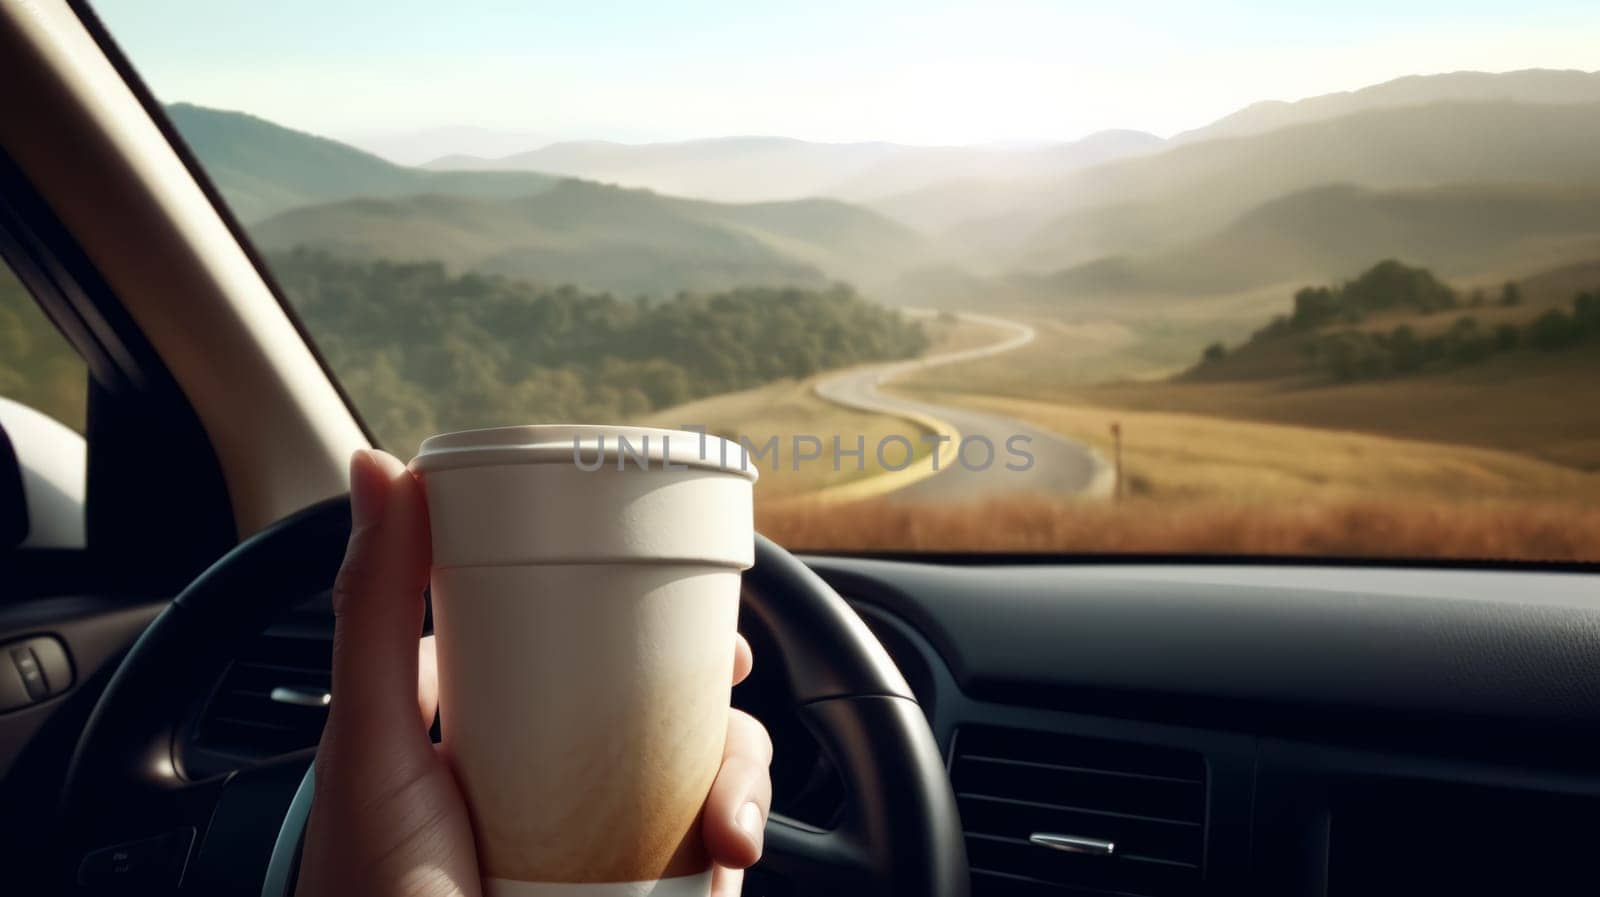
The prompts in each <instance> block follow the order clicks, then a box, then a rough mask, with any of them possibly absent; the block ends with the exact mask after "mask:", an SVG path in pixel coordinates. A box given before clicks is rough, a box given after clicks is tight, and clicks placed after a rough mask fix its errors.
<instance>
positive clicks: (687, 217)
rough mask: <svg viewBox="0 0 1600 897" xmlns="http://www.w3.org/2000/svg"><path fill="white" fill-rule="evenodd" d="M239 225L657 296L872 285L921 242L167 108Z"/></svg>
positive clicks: (287, 239)
mask: <svg viewBox="0 0 1600 897" xmlns="http://www.w3.org/2000/svg"><path fill="white" fill-rule="evenodd" d="M168 113H169V114H170V115H171V116H172V119H173V121H174V123H175V124H176V125H177V127H178V130H179V132H180V133H181V134H182V135H183V138H184V140H185V141H186V142H187V143H188V144H189V145H190V147H191V148H192V149H193V150H194V152H195V153H196V155H198V156H199V158H200V160H201V162H202V164H203V165H204V167H205V169H206V171H207V172H208V173H209V174H210V175H211V177H212V178H213V180H214V181H216V183H217V184H218V186H219V188H220V189H221V190H222V192H223V195H224V197H225V198H226V200H227V201H228V203H229V204H230V206H232V207H233V209H234V211H235V212H236V213H237V214H238V215H239V216H240V218H241V219H243V220H244V222H245V223H246V226H247V227H248V229H249V231H250V233H251V236H252V237H253V238H254V239H255V240H256V241H257V242H258V243H259V244H261V245H262V246H263V247H264V248H267V249H287V248H291V247H293V246H302V245H303V246H308V247H311V248H317V249H324V250H327V251H330V252H334V253H336V254H342V255H347V256H353V257H358V258H388V259H394V260H423V259H436V260H439V261H443V262H446V263H448V264H450V265H451V266H453V267H455V268H457V269H459V270H476V271H481V272H485V273H496V274H504V275H507V276H513V277H518V278H524V279H530V280H534V281H537V282H540V283H546V284H559V283H573V284H577V285H580V286H585V287H589V288H593V289H606V290H614V291H617V292H620V293H625V294H633V293H650V294H657V295H661V294H669V293H673V292H676V291H678V290H686V289H687V290H709V289H723V288H728V287H733V286H742V285H751V284H765V285H775V284H790V285H798V286H817V285H820V284H823V283H826V282H828V281H831V280H841V279H843V280H849V281H852V282H854V283H857V284H860V285H868V286H870V285H871V284H873V283H874V282H878V281H881V280H886V279H888V278H890V277H892V276H894V275H896V274H898V273H899V272H900V271H901V270H903V269H904V267H906V266H908V265H913V264H917V263H920V262H921V261H922V259H923V256H924V253H925V247H924V245H923V242H924V241H923V240H922V238H921V237H920V236H918V235H917V234H916V233H914V232H912V231H911V230H909V229H907V228H906V227H904V226H902V225H899V224H896V223H894V222H893V221H890V220H888V219H887V218H885V217H883V216H881V215H879V214H877V213H875V212H871V211H868V210H866V209H863V208H859V207H856V206H851V205H849V204H846V203H843V202H840V201H837V200H830V199H805V200H794V201H788V202H768V203H754V204H748V205H730V204H723V203H715V202H706V201H701V200H689V199H678V198H675V197H670V196H662V195H658V194H655V193H652V192H649V191H646V190H626V189H621V188H617V187H611V186H606V185H602V184H596V183H590V182H585V181H578V180H572V179H566V178H561V177H557V176H554V175H550V174H544V173H538V172H524V171H428V170H424V169H419V168H407V167H405V166H401V165H395V164H392V163H390V162H387V161H384V160H383V159H380V158H378V157H376V156H373V155H371V154H369V153H365V152H362V151H360V150H357V149H354V148H352V147H349V146H346V145H344V144H342V143H339V142H337V141H333V140H328V139H325V138H322V137H316V136H314V135H311V134H305V133H301V132H299V131H294V130H291V129H288V128H283V127H280V126H278V125H276V124H273V123H271V122H268V121H265V120H263V119H260V118H256V117H254V116H250V115H245V114H242V113H237V112H222V111H218V110H213V109H206V108H202V107H199V106H192V105H188V104H177V105H174V106H171V107H168Z"/></svg>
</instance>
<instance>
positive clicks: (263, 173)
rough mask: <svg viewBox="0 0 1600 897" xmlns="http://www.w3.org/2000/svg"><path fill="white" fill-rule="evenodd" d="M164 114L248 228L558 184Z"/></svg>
mask: <svg viewBox="0 0 1600 897" xmlns="http://www.w3.org/2000/svg"><path fill="white" fill-rule="evenodd" d="M166 111H167V116H168V118H170V119H171V120H172V123H173V124H174V125H175V126H176V127H177V129H178V133H179V134H180V135H182V137H183V140H184V142H185V143H187V144H188V145H189V148H190V149H191V150H193V151H194V153H195V155H196V156H198V157H199V158H200V161H201V162H202V163H203V164H204V166H205V169H206V173H207V174H209V175H210V176H211V179H212V181H213V182H214V183H215V184H216V185H217V188H218V189H219V190H221V191H222V195H223V198H224V199H226V200H227V202H228V206H229V207H230V208H232V209H233V212H234V214H235V215H237V216H239V218H240V220H242V221H243V222H245V223H246V224H249V223H251V222H255V221H260V220H262V219H265V218H268V217H270V216H272V215H275V214H277V213H279V212H282V211H284V210H286V209H292V208H295V207H297V206H306V205H313V204H316V203H325V202H334V201H337V200H342V199H353V198H355V197H377V198H382V197H396V196H407V195H414V194H419V193H441V194H453V195H458V196H480V197H505V196H517V195H529V194H533V193H539V192H541V191H544V190H548V189H550V188H551V187H552V186H554V184H555V183H556V181H557V180H558V179H557V178H554V177H551V176H549V175H545V174H538V173H535V172H480V173H463V172H437V171H424V170H422V169H418V168H407V167H405V166H403V165H396V164H394V163H392V162H388V161H385V160H384V159H380V158H378V157H377V156H374V155H372V154H371V153H366V152H362V151H361V150H358V149H356V148H354V147H351V146H347V145H345V144H343V143H339V142H337V141H334V140H328V139H327V138H324V137H317V136H315V135H313V134H307V133H304V132H302V131H295V130H293V129H290V128H285V127H283V126H281V125H276V124H273V123H272V122H269V121H267V120H265V119H261V118H257V117H255V116H253V115H247V114H245V113H243V112H227V111H223V110H220V109H207V108H205V107H203V106H195V105H191V104H189V103H174V104H172V105H169V106H167V107H166Z"/></svg>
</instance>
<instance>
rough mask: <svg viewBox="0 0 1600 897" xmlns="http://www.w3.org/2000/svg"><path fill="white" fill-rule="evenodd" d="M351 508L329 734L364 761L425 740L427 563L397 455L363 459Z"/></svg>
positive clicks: (416, 489)
mask: <svg viewBox="0 0 1600 897" xmlns="http://www.w3.org/2000/svg"><path fill="white" fill-rule="evenodd" d="M350 505H351V517H352V525H351V532H350V544H349V547H348V548H347V549H346V551H345V559H344V565H343V566H342V567H341V568H340V570H339V577H338V579H337V581H336V582H335V584H334V589H333V608H334V614H335V617H336V622H335V628H334V639H333V687H334V699H333V704H332V706H331V707H330V712H329V726H330V727H332V728H337V729H338V730H339V731H340V733H341V735H340V739H341V741H342V742H344V743H345V744H346V745H347V746H349V747H351V748H352V749H354V750H357V751H360V750H361V749H362V746H361V744H360V742H362V741H364V740H365V739H367V738H376V739H389V738H393V737H394V736H395V735H396V734H397V733H405V732H417V733H420V734H422V737H423V738H424V740H425V739H426V729H425V728H424V729H419V728H418V727H417V724H416V720H417V708H418V705H419V704H420V703H421V702H422V695H421V694H420V691H421V689H420V686H419V680H418V665H419V662H420V661H419V652H418V648H417V638H418V636H419V635H420V634H421V630H422V613H423V604H422V590H423V588H424V587H425V586H426V585H427V582H428V563H429V539H428V519H427V508H426V506H425V505H424V502H423V497H422V490H421V487H420V486H419V485H418V484H417V481H416V480H415V479H413V478H412V476H411V474H410V472H409V471H407V470H406V469H405V466H404V465H402V464H401V463H400V462H399V460H397V459H396V458H394V457H393V456H392V455H387V454H384V453H383V452H378V451H367V450H362V451H358V452H356V453H355V454H354V455H353V456H352V457H351V459H350ZM352 741H353V742H355V743H352Z"/></svg>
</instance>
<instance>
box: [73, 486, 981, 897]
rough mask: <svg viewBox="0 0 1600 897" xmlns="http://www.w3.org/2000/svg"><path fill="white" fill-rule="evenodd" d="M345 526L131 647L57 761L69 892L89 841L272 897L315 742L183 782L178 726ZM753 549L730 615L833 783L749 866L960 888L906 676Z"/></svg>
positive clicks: (330, 553)
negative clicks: (831, 797)
mask: <svg viewBox="0 0 1600 897" xmlns="http://www.w3.org/2000/svg"><path fill="white" fill-rule="evenodd" d="M349 532H350V508H349V502H348V499H347V498H343V497H341V498H337V499H330V500H328V501H325V502H322V503H320V504H318V505H314V506H312V507H311V508H308V509H306V510H304V511H301V512H300V513H298V514H295V515H293V516H291V517H288V518H286V519H284V520H282V521H280V522H278V523H277V524H275V525H273V526H271V527H269V528H268V529H266V530H264V531H262V532H260V533H258V534H257V535H255V536H253V537H251V538H250V539H248V540H246V541H244V542H243V543H241V544H240V545H239V546H237V547H236V548H234V549H233V550H232V551H230V552H228V553H227V554H226V555H224V556H223V557H222V558H221V559H220V560H218V561H217V562H216V563H215V564H213V565H212V566H211V567H210V568H209V569H208V570H206V571H205V572H204V573H202V574H201V575H200V576H199V578H197V579H196V580H195V581H194V582H193V583H191V584H190V585H189V586H188V587H187V588H186V589H184V590H183V592H182V594H180V595H179V596H178V597H177V598H176V599H174V600H173V601H172V603H171V604H170V605H169V606H168V607H167V608H166V609H165V610H164V611H163V612H162V613H161V614H160V615H159V616H158V617H156V619H155V620H154V621H153V622H152V623H151V624H150V626H149V628H147V629H146V630H145V632H144V634H143V635H142V636H140V638H139V639H138V640H137V641H136V642H135V643H134V644H133V647H132V648H130V649H129V651H128V653H127V655H126V656H125V657H124V658H123V660H122V664H121V666H120V667H119V668H118V669H117V671H116V673H115V674H114V675H113V676H112V678H111V680H110V681H109V682H108V683H107V685H106V688H105V690H104V692H103V693H102V694H101V696H100V700H99V703H98V704H97V705H96V707H95V709H94V712H93V713H92V714H91V715H90V717H89V720H88V723H87V724H86V726H85V727H84V730H83V733H82V736H81V738H80V740H79V743H78V747H77V750H76V751H75V752H74V753H73V756H72V759H71V762H70V764H69V766H68V771H67V779H66V785H65V788H64V791H63V797H62V804H61V807H60V813H59V815H58V823H59V824H60V826H61V835H62V837H61V838H59V839H58V841H57V843H59V844H61V845H63V849H64V851H65V854H66V855H65V856H63V857H61V860H62V861H63V863H64V865H65V868H67V869H68V870H70V872H69V874H70V875H71V877H72V879H73V883H72V884H69V886H68V891H69V892H72V889H73V888H75V887H78V886H79V885H78V882H79V881H81V879H80V876H82V875H88V876H89V877H91V878H96V879H99V878H103V877H104V875H105V874H107V873H106V872H105V869H104V868H103V865H104V863H105V862H106V861H107V860H106V854H105V852H104V851H103V850H102V851H100V852H99V853H94V854H93V856H91V854H92V853H93V852H95V851H97V849H103V848H106V847H107V846H109V845H121V846H120V848H119V849H118V851H114V852H113V853H112V854H111V855H110V860H111V862H113V863H115V862H117V861H118V859H119V858H120V860H121V862H122V863H123V864H124V865H126V866H130V867H133V868H132V870H131V874H127V873H128V870H123V872H117V873H116V874H118V875H124V876H125V877H124V878H122V879H117V881H121V882H134V883H135V887H134V888H132V889H131V890H132V892H134V893H172V892H176V891H179V890H180V889H181V891H182V892H195V893H205V894H225V893H226V894H251V895H255V894H264V895H267V897H286V895H287V894H288V893H289V891H290V890H291V888H292V881H293V870H294V866H295V863H296V862H297V856H298V851H299V845H300V841H301V837H302V835H303V832H304V829H305V823H306V817H307V814H308V813H309V810H310V794H311V789H310V782H309V776H310V770H309V765H310V761H311V757H312V754H313V753H314V752H313V751H310V750H307V751H301V752H299V753H298V754H295V755H290V756H288V757H286V758H281V759H279V760H277V761H273V762H270V763H267V764H263V765H260V766H255V767H250V768H246V769H243V770H240V771H238V772H234V773H230V774H228V775H226V776H221V777H214V778H211V779H204V780H198V781H196V780H191V779H190V778H189V777H188V776H186V775H185V774H184V771H183V769H182V768H181V763H182V760H181V755H180V752H179V751H178V750H177V739H178V732H179V731H180V728H181V725H182V722H183V720H184V718H185V715H186V714H189V713H191V712H192V710H193V708H194V707H196V706H198V705H200V704H201V703H203V699H204V698H205V696H206V694H207V693H208V691H209V690H210V689H211V688H212V687H213V686H214V685H215V683H217V682H218V680H219V679H220V678H221V676H222V674H223V672H224V671H225V669H226V668H227V665H228V664H229V663H230V662H231V661H232V660H233V659H234V658H235V657H237V656H238V655H239V653H240V652H241V650H242V649H244V648H245V646H246V645H247V644H248V643H249V642H250V640H251V639H253V638H255V637H257V636H258V635H259V634H260V633H261V632H262V631H263V630H264V629H266V627H267V626H268V624H269V623H271V622H272V621H273V620H274V619H275V618H277V617H278V616H279V615H280V614H282V613H283V612H284V611H286V610H287V609H289V608H290V607H291V606H293V605H294V604H296V603H298V602H300V601H303V600H305V599H307V598H309V597H311V596H314V595H317V594H319V593H322V592H325V591H326V590H327V589H329V588H330V587H331V585H332V583H333V579H334V575H335V573H336V572H337V570H338V568H339V564H340V561H341V559H342V558H343V555H344V547H345V542H346V540H347V538H348V535H349ZM755 557H756V563H755V566H754V567H753V568H752V569H751V570H749V571H747V572H746V573H745V576H744V591H743V604H742V610H743V612H744V615H746V618H747V619H748V617H754V618H756V619H757V620H759V623H760V625H762V626H764V627H765V629H766V631H767V632H768V634H769V635H770V637H771V641H772V642H773V643H775V644H776V645H777V648H778V652H777V653H778V654H779V655H781V656H780V657H761V658H758V662H759V663H776V664H780V665H781V666H782V668H783V670H784V677H785V679H786V681H787V684H788V694H789V698H790V700H791V701H792V703H793V706H794V709H795V711H796V713H797V714H798V716H799V717H800V719H801V720H802V721H803V722H804V724H805V726H806V728H807V729H809V730H810V732H811V733H812V735H813V736H814V737H815V739H816V740H817V742H818V744H819V745H820V746H821V749H822V751H823V752H824V753H825V754H826V756H827V757H828V758H829V759H830V760H831V761H832V763H833V765H834V767H835V768H836V769H837V770H838V773H839V777H840V779H841V780H842V782H843V785H844V794H845V799H844V807H843V810H842V812H841V813H840V814H839V815H838V817H837V820H838V821H837V824H835V825H833V826H831V827H830V828H828V829H819V828H815V827H811V826H808V825H805V824H803V823H800V822H797V821H794V820H791V819H787V818H785V817H783V816H781V815H779V814H777V813H774V814H772V816H771V817H770V819H769V820H768V822H767V830H766V842H765V855H764V856H763V858H762V860H761V864H760V868H764V869H766V870H769V871H770V872H772V873H775V874H777V875H779V876H781V877H783V878H786V879H787V880H789V881H791V882H793V883H794V885H795V892H796V893H804V894H831V893H844V894H868V893H870V894H894V895H918V897H963V895H965V894H966V893H967V878H968V874H967V867H966V853H965V850H964V847H963V840H962V835H961V827H960V823H959V819H958V816H957V813H956V804H955V797H954V795H953V794H952V793H951V789H950V782H949V778H948V777H947V776H946V774H945V770H944V764H943V762H942V760H941V757H940V755H939V750H938V747H937V745H936V744H935V742H934V739H933V734H932V732H931V731H930V729H929V728H928V724H927V721H926V719H925V718H924V716H923V714H922V711H921V708H919V707H918V705H917V703H916V699H915V698H914V697H913V695H912V693H911V690H910V688H909V687H908V686H907V684H906V681H905V679H904V678H903V677H902V676H901V675H900V671H899V670H898V669H897V668H896V667H895V665H894V663H893V661H892V660H890V658H889V656H888V654H887V653H886V652H885V651H884V649H883V646H882V645H881V644H880V643H879V642H878V640H877V639H876V638H875V637H874V636H873V635H872V633H871V631H870V630H868V629H867V627H866V625H865V624H864V623H862V621H861V619H860V617H858V616H857V615H856V614H855V612H854V611H852V610H851V609H850V607H849V606H848V605H847V604H846V603H845V602H844V600H843V599H842V598H840V597H839V595H838V594H837V593H836V592H834V590H833V589H832V588H831V587H830V586H828V584H827V583H825V582H824V581H823V580H822V579H821V578H820V577H818V576H817V575H816V574H815V573H813V572H812V571H811V570H810V569H809V568H808V567H806V566H805V565H804V564H802V563H800V561H798V560H797V559H795V557H794V556H793V555H791V554H789V553H788V552H786V551H784V550H783V549H782V548H780V547H778V546H777V545H775V544H774V543H772V542H771V541H769V540H767V539H765V538H762V537H761V536H757V537H756V551H755ZM781 749H782V748H781V745H780V750H781ZM191 845H192V846H191ZM86 857H87V859H86ZM91 863H92V864H94V865H93V868H90V865H89V864H91ZM111 892H112V893H117V891H116V890H114V889H111Z"/></svg>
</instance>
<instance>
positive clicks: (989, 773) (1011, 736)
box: [950, 726, 1206, 897]
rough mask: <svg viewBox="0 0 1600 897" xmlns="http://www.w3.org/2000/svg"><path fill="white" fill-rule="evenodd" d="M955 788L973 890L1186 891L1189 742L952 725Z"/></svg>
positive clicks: (1195, 862) (1192, 799) (1197, 778)
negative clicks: (1055, 837) (1066, 841)
mask: <svg viewBox="0 0 1600 897" xmlns="http://www.w3.org/2000/svg"><path fill="white" fill-rule="evenodd" d="M950 777H951V781H952V783H953V784H954V786H955V790H956V800H957V802H958V804H959V806H960V810H961V819H962V824H963V826H964V827H965V828H966V833H967V855H968V857H969V859H970V861H971V866H972V869H973V880H972V884H973V893H974V895H975V897H999V895H1024V894H1052V895H1073V894H1082V895H1102V897H1104V895H1130V897H1182V895H1187V894H1193V893H1197V892H1198V891H1199V888H1200V884H1201V879H1202V875H1203V871H1204V870H1203V865H1204V848H1205V818H1206V767H1205V761H1204V758H1202V757H1201V756H1200V755H1199V754H1195V753H1193V752H1189V751H1182V750H1175V749H1169V748H1162V747H1155V746H1150V745H1142V744H1133V743H1124V742H1118V741H1109V740H1103V739H1094V738H1080V737H1075V736H1068V735H1060V734H1055V733H1044V732H1028V731H1022V730H1013V729H1002V728H995V727H989V726H969V727H965V728H962V729H961V730H960V731H959V732H958V733H957V734H956V741H955V749H954V751H953V753H952V755H951V762H950ZM1035 833H1056V834H1063V835H1071V836H1077V837H1085V838H1094V839H1099V840H1104V841H1111V842H1114V843H1115V845H1116V848H1115V851H1114V853H1113V854H1112V855H1111V856H1095V855H1087V854H1077V853H1068V852H1063V851H1059V850H1051V849H1049V848H1047V847H1041V846H1039V845H1037V844H1032V843H1029V840H1028V839H1029V836H1030V835H1032V834H1035Z"/></svg>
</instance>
